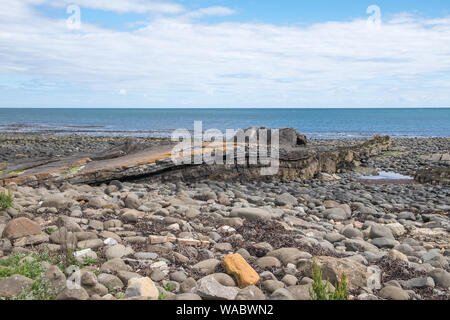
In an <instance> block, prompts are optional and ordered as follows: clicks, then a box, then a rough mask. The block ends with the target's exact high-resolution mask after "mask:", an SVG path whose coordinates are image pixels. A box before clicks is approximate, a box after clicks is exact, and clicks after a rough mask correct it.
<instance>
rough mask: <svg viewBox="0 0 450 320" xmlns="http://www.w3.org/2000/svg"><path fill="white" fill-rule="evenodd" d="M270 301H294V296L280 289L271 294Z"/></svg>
mask: <svg viewBox="0 0 450 320" xmlns="http://www.w3.org/2000/svg"><path fill="white" fill-rule="evenodd" d="M269 298H270V300H295V297H294V295H293V294H292V293H291V292H290V291H289V290H287V289H285V288H280V289H277V290H275V291H274V292H272V294H271V295H270V297H269Z"/></svg>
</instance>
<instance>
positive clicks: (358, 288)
mask: <svg viewBox="0 0 450 320" xmlns="http://www.w3.org/2000/svg"><path fill="white" fill-rule="evenodd" d="M125 139H126V137H99V136H96V137H94V136H76V135H70V136H57V135H51V136H49V135H40V134H14V133H3V134H0V163H1V162H5V163H20V161H23V159H30V158H33V159H40V158H51V157H56V156H69V155H73V154H77V155H83V154H85V153H92V152H102V150H107V149H110V148H113V147H115V146H118V145H120V144H121V143H123V141H124V140H125ZM137 139H139V140H140V142H141V143H144V144H148V145H149V146H151V145H154V144H155V143H156V144H157V143H159V142H160V141H161V140H164V138H137ZM354 142H355V140H353V139H310V140H309V141H308V143H309V144H310V145H313V146H316V147H323V148H327V147H329V146H345V145H348V144H351V143H354ZM449 152H450V139H449V138H398V139H394V143H393V146H392V148H391V150H389V151H386V152H383V153H382V154H380V155H377V156H374V157H368V158H367V159H364V160H363V161H362V164H361V166H360V167H358V168H356V169H355V170H338V172H336V174H335V175H333V176H332V177H331V178H330V177H329V176H327V175H322V176H319V177H317V178H315V179H312V180H300V179H297V180H294V181H275V182H262V181H249V182H245V183H244V182H237V181H213V180H202V181H196V182H193V183H192V182H191V183H187V182H181V181H180V182H174V183H169V182H166V183H155V182H146V181H145V179H142V180H139V181H126V182H124V181H122V182H121V181H111V182H109V183H107V184H106V183H104V184H101V185H83V184H73V185H72V184H69V183H64V184H63V185H62V186H49V187H36V188H33V187H27V186H17V185H15V184H14V183H12V184H10V185H8V186H7V188H6V187H5V188H3V190H0V191H4V192H6V190H7V189H9V190H10V191H11V193H12V195H13V198H14V205H13V206H12V207H10V208H5V209H0V235H1V237H0V297H2V298H0V299H61V300H66V299H77V300H87V299H93V300H114V299H153V300H155V299H160V300H162V299H174V300H200V299H206V300H211V299H212V300H219V299H220V300H223V299H225V300H255V299H256V300H309V299H311V295H310V291H311V287H312V282H313V280H312V269H313V265H314V262H315V263H317V264H318V265H319V266H321V267H322V270H323V272H324V274H325V275H326V277H327V278H328V279H329V280H330V284H331V285H335V284H336V283H337V281H339V280H340V279H341V276H342V274H346V276H347V279H348V297H347V298H348V299H350V300H380V299H388V300H391V299H392V300H447V299H449V298H450V291H449V289H450V273H449V271H450V266H449V261H450V233H449V232H450V220H449V216H448V213H449V211H450V202H449V199H450V187H449V184H448V183H446V182H445V181H444V182H443V183H434V184H428V183H426V184H422V183H419V182H417V181H415V180H414V179H413V177H414V175H415V173H416V172H417V171H418V170H421V169H424V168H427V167H428V166H430V165H432V164H436V163H439V165H441V166H448V163H449V162H448V160H447V155H448V154H449ZM380 172H390V173H395V174H399V175H402V177H403V179H389V178H388V179H387V180H386V179H377V178H376V177H377V175H378V174H379V173H380ZM188 240H189V241H188ZM69 255H70V257H69ZM20 266H30V268H31V266H32V267H33V270H34V271H33V272H22V271H21V272H19V271H18V270H23V269H26V268H20ZM74 273H77V274H78V275H79V286H78V287H76V288H68V287H67V280H68V279H69V280H70V279H72V278H73V277H74ZM42 283H46V284H49V285H48V286H45V285H42V286H40V285H41V284H42ZM37 288H38V289H37Z"/></svg>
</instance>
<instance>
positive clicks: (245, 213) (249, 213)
mask: <svg viewBox="0 0 450 320" xmlns="http://www.w3.org/2000/svg"><path fill="white" fill-rule="evenodd" d="M230 216H231V217H239V218H245V219H248V220H269V219H271V214H270V213H269V212H267V211H266V210H264V209H259V208H236V209H233V210H232V211H231V214H230Z"/></svg>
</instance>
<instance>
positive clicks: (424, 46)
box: [0, 0, 450, 107]
mask: <svg viewBox="0 0 450 320" xmlns="http://www.w3.org/2000/svg"><path fill="white" fill-rule="evenodd" d="M28 1H31V0H28ZM33 1H35V2H36V1H39V0H33ZM41 1H47V2H48V1H50V0H41ZM84 2H85V3H84V5H87V4H88V3H91V2H92V3H93V2H94V1H88V0H85V1H84ZM95 2H96V3H99V6H103V7H102V8H103V9H106V8H107V7H108V6H109V8H115V9H114V10H115V11H118V12H120V11H119V10H134V11H135V12H137V10H147V9H140V8H144V7H145V4H147V5H149V3H153V2H147V1H145V2H144V1H137V0H133V1H120V2H119V1H108V3H109V4H107V2H106V1H104V2H103V1H100V2H98V1H95ZM122 2H123V3H127V4H122ZM8 3H9V4H11V6H10V7H9V8H12V9H11V10H10V11H9V12H5V11H3V12H0V48H2V49H1V50H0V74H1V75H6V76H12V75H14V76H19V77H28V78H36V77H39V78H45V79H48V81H54V82H61V81H64V83H69V84H70V85H71V86H72V87H73V88H75V89H82V90H87V91H89V92H91V93H92V96H93V97H96V100H95V101H96V103H98V104H102V103H104V104H105V105H110V103H109V102H110V101H109V100H107V99H108V98H107V97H108V96H109V95H108V94H107V93H108V92H111V91H110V90H111V89H112V90H113V91H114V92H120V91H121V90H124V89H123V88H133V93H137V94H136V95H133V97H134V96H136V97H141V99H142V96H143V94H144V93H148V98H147V99H145V100H146V101H147V102H148V101H150V103H151V102H154V103H155V106H166V105H167V106H192V107H196V106H209V107H214V106H218V107H221V106H357V105H359V106H397V105H398V104H400V105H406V104H407V103H409V104H408V105H411V106H434V105H449V104H450V93H449V92H450V18H449V17H442V18H439V19H438V18H436V19H423V18H418V17H415V16H412V15H409V16H406V15H402V16H401V17H395V18H394V19H392V20H388V19H386V18H384V19H383V25H382V27H381V28H380V29H379V30H371V29H370V28H367V25H366V20H364V19H360V20H354V21H348V22H327V23H318V24H314V25H311V26H307V27H297V26H277V25H272V24H258V23H238V22H225V23H208V24H204V23H200V22H195V20H191V19H186V17H187V16H189V14H191V17H192V18H194V17H195V18H198V17H201V16H205V15H208V14H209V15H211V14H215V15H217V14H222V15H225V14H231V13H232V11H231V10H229V9H228V10H229V11H228V10H226V8H220V9H219V8H217V7H216V9H214V10H213V9H211V8H209V9H208V8H205V9H201V10H197V11H193V12H190V13H189V12H187V13H186V12H183V13H181V14H180V15H178V16H173V17H172V18H167V16H166V17H160V18H157V19H154V20H152V21H150V22H147V24H146V25H145V26H144V27H142V28H140V29H137V30H134V31H130V32H117V31H114V30H109V29H105V28H101V27H98V26H94V25H90V24H88V23H84V22H83V21H82V22H83V28H82V29H81V30H77V31H73V30H69V29H67V27H66V23H65V20H55V19H49V18H45V17H43V16H42V15H39V14H38V13H37V12H36V11H35V10H33V9H32V8H30V7H29V6H27V5H25V4H24V2H20V1H13V0H8ZM92 5H93V4H92ZM139 5H142V6H144V7H140V6H139ZM145 8H146V7H145ZM363 14H364V13H363ZM406 17H407V18H406ZM24 21H27V23H24ZM6 85H7V84H6ZM392 88H396V91H394V90H392ZM75 89H74V90H75ZM212 93H213V94H212ZM280 97H283V98H282V100H283V105H280V99H281V98H280ZM402 97H409V101H406V102H405V99H403V98H402ZM127 99H132V97H131V96H129V95H128V96H127ZM113 102H115V101H113ZM138 102H139V101H138Z"/></svg>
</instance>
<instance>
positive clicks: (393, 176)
mask: <svg viewBox="0 0 450 320" xmlns="http://www.w3.org/2000/svg"><path fill="white" fill-rule="evenodd" d="M361 179H365V180H414V178H413V177H410V176H405V175H402V174H400V173H396V172H392V171H380V172H378V175H377V176H362V177H361Z"/></svg>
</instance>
